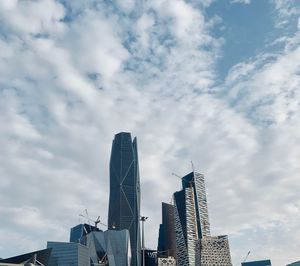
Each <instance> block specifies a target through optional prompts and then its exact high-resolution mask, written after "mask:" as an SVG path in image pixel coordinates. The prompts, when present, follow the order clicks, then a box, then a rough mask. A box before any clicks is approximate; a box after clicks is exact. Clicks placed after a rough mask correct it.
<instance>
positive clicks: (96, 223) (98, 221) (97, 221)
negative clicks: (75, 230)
mask: <svg viewBox="0 0 300 266" xmlns="http://www.w3.org/2000/svg"><path fill="white" fill-rule="evenodd" d="M86 214H87V216H85V215H83V214H79V216H81V217H83V218H85V219H87V220H88V222H93V223H94V224H95V227H96V228H98V227H97V226H98V224H101V225H103V226H106V227H107V225H106V224H104V223H102V222H101V221H100V216H98V218H97V219H96V221H94V220H93V219H90V217H89V216H88V212H87V210H86Z"/></svg>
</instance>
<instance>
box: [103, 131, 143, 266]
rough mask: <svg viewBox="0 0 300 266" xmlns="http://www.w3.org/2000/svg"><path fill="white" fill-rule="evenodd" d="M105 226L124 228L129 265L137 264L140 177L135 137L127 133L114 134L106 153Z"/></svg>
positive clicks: (139, 251) (139, 257)
mask: <svg viewBox="0 0 300 266" xmlns="http://www.w3.org/2000/svg"><path fill="white" fill-rule="evenodd" d="M108 228H109V229H117V230H122V229H128V230H129V234H130V243H131V254H132V256H131V265H132V266H140V265H141V242H140V177H139V164H138V152H137V140H136V138H134V139H133V141H132V138H131V134H130V133H127V132H121V133H118V134H116V135H115V138H114V140H113V143H112V150H111V157H110V194H109V210H108Z"/></svg>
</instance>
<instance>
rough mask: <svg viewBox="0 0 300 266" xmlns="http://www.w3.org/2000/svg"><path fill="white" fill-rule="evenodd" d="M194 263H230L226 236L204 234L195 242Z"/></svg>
mask: <svg viewBox="0 0 300 266" xmlns="http://www.w3.org/2000/svg"><path fill="white" fill-rule="evenodd" d="M196 265H201V266H211V265H220V266H224V265H232V262H231V256H230V250H229V243H228V237H227V236H204V237H202V238H201V239H199V240H198V241H197V244H196Z"/></svg>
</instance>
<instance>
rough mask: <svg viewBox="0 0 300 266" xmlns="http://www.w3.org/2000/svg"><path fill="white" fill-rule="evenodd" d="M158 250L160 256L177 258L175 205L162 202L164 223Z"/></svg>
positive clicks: (160, 230)
mask: <svg viewBox="0 0 300 266" xmlns="http://www.w3.org/2000/svg"><path fill="white" fill-rule="evenodd" d="M157 252H158V255H159V256H161V255H162V256H172V257H174V258H176V235H175V224H174V205H172V204H168V203H165V202H162V223H161V224H160V226H159V237H158V247H157Z"/></svg>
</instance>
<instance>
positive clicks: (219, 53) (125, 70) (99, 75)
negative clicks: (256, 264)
mask: <svg viewBox="0 0 300 266" xmlns="http://www.w3.org/2000/svg"><path fill="white" fill-rule="evenodd" d="M299 14H300V1H293V0H215V1H214V0H201V1H200V0H75V1H67V0H60V1H59V0H39V1H35V0H0V146H1V152H0V178H1V182H0V257H8V256H12V255H16V254H19V253H22V252H29V251H32V250H34V249H38V248H44V247H46V241H47V240H57V241H68V237H69V228H70V227H72V226H74V225H76V224H77V223H79V222H80V220H79V214H80V213H83V212H84V210H85V209H88V211H89V215H90V217H91V218H96V217H97V216H98V215H100V216H101V219H102V221H103V222H104V223H105V222H106V220H107V210H108V197H109V194H108V188H109V172H108V163H109V156H110V148H111V141H112V139H113V137H114V134H116V133H118V132H120V131H129V132H132V134H133V135H134V136H137V138H138V144H139V160H140V173H141V185H142V214H144V215H146V216H149V220H148V221H147V224H146V243H147V246H148V247H151V248H156V245H157V235H158V225H159V223H160V221H161V202H162V201H165V202H170V200H171V196H172V193H173V192H174V191H176V190H179V189H180V180H179V179H178V178H176V177H174V176H172V175H171V173H172V172H175V173H176V174H178V175H184V174H186V173H188V172H189V171H191V164H190V161H191V160H192V161H193V163H194V165H195V169H196V170H197V171H199V172H201V173H204V174H205V176H206V183H207V190H208V204H209V214H210V221H211V231H212V233H213V234H214V235H217V234H228V235H229V239H230V247H231V253H232V259H233V262H234V265H239V263H240V262H241V261H242V260H243V259H244V257H245V256H246V254H247V252H248V251H249V250H251V254H250V256H249V260H255V259H264V258H270V259H272V262H273V265H275V266H282V265H286V264H287V263H290V262H293V261H296V260H300V225H299V220H300V196H299V191H300V176H299V172H300V164H299V161H300V149H299V147H300V119H299V115H300V90H299V86H300V20H299ZM297 117H298V118H297ZM81 222H83V220H81Z"/></svg>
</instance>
